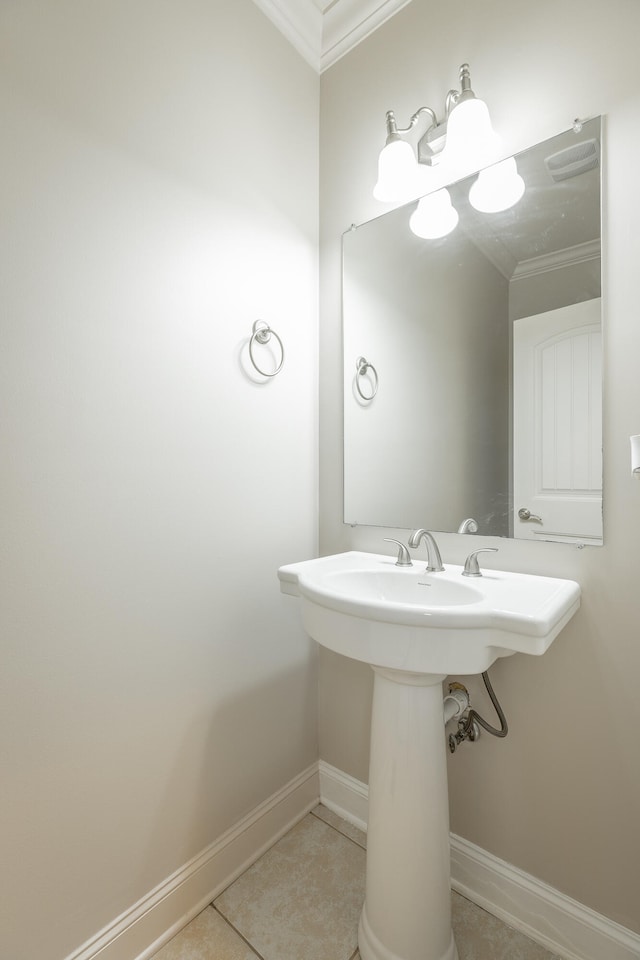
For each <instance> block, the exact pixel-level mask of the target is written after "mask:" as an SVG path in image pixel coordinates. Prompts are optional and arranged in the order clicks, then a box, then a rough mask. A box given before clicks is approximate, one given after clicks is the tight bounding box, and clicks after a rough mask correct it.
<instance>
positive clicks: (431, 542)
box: [409, 528, 444, 573]
mask: <svg viewBox="0 0 640 960" xmlns="http://www.w3.org/2000/svg"><path fill="white" fill-rule="evenodd" d="M421 540H424V542H425V543H426V545H427V570H426V572H427V573H442V571H443V570H444V565H443V563H442V557H441V556H440V550H439V549H438V544H437V543H436V541H435V538H434V536H433V534H432V533H429V531H428V530H423V529H422V528H421V529H420V530H414V531H413V533H412V534H411V536H410V537H409V546H410V547H418V546H420V541H421Z"/></svg>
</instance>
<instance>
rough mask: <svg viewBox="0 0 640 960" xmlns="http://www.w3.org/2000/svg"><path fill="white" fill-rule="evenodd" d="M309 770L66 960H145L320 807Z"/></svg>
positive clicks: (314, 778) (315, 767)
mask: <svg viewBox="0 0 640 960" xmlns="http://www.w3.org/2000/svg"><path fill="white" fill-rule="evenodd" d="M319 796H320V786H319V777H318V764H317V763H314V764H312V765H311V766H310V767H309V768H308V769H307V770H305V771H303V772H302V773H301V774H299V775H298V776H297V777H295V778H294V779H293V780H291V781H290V782H289V783H288V784H286V785H285V786H284V787H283V788H282V789H281V790H279V791H278V792H277V793H275V794H274V795H273V796H272V797H270V798H269V799H268V800H266V801H265V802H264V803H262V804H260V806H258V807H256V808H255V810H253V811H251V813H250V814H248V815H247V816H246V817H243V819H242V820H240V821H239V822H238V823H237V824H235V826H233V827H231V829H229V830H227V831H226V833H224V834H223V835H222V836H221V837H219V839H218V840H216V841H215V842H214V843H212V844H211V845H210V846H209V847H207V848H206V849H205V850H203V851H202V852H201V853H199V854H198V855H197V856H195V857H194V858H193V859H192V860H190V861H189V862H188V863H186V864H185V865H184V866H182V867H180V868H179V869H178V870H176V872H175V873H173V874H172V875H171V876H170V877H167V879H166V880H164V881H163V882H162V883H160V884H159V885H158V886H157V887H156V888H155V890H152V891H151V892H150V893H148V894H147V895H146V896H145V897H143V898H142V899H141V900H139V901H138V903H136V904H134V905H133V906H132V907H131V908H130V909H129V910H127V911H125V912H124V913H123V914H121V915H120V916H119V917H117V918H116V919H115V920H114V921H113V922H112V923H110V924H109V925H108V926H106V927H105V928H104V929H103V930H101V931H100V932H99V933H97V934H96V935H95V936H94V937H92V938H91V939H90V940H88V941H87V942H86V943H84V944H83V945H82V946H81V947H79V948H78V949H77V950H75V951H74V952H73V953H72V954H70V955H69V956H68V957H67V960H134V958H136V960H147V958H149V957H151V956H152V955H153V954H154V953H155V952H156V951H157V950H159V949H160V947H162V946H163V945H164V944H165V943H166V942H167V941H168V940H170V939H171V937H173V936H174V935H175V934H176V933H177V932H178V931H179V930H181V929H182V927H184V926H185V925H186V924H187V923H188V922H189V921H190V920H192V919H193V918H194V917H195V916H196V915H197V914H198V913H200V911H201V910H203V909H204V908H205V907H206V905H207V904H208V903H210V902H211V901H212V900H213V899H214V898H215V897H217V896H218V894H220V893H221V892H222V891H223V890H224V889H225V887H227V886H228V885H229V884H230V883H232V882H233V881H234V880H235V879H236V878H237V877H238V876H239V875H240V874H241V873H242V872H243V871H244V870H246V869H247V867H249V866H250V865H251V864H252V863H253V862H254V861H255V860H257V859H258V857H259V856H261V855H262V854H263V853H264V852H265V850H268V849H269V847H271V846H272V845H273V844H274V843H275V842H276V841H277V840H279V839H280V837H281V836H283V835H284V834H285V833H286V832H287V831H288V830H289V829H290V828H291V827H292V826H293V825H294V824H295V823H297V822H298V820H300V819H301V818H302V817H303V816H304V815H305V814H306V813H308V812H309V810H311V809H312V808H313V807H314V806H316V804H317V803H318V798H319Z"/></svg>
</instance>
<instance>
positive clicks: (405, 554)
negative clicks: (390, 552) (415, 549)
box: [383, 537, 413, 567]
mask: <svg viewBox="0 0 640 960" xmlns="http://www.w3.org/2000/svg"><path fill="white" fill-rule="evenodd" d="M383 539H384V541H385V543H396V544H397V545H398V559H397V560H396V567H412V566H413V561H412V559H411V554H410V553H409V551H408V550H407V548H406V546H405V545H404V543H402V541H401V540H394V539H393V538H392V537H384V538H383Z"/></svg>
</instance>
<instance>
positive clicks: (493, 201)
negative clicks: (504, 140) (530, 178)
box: [469, 157, 525, 213]
mask: <svg viewBox="0 0 640 960" xmlns="http://www.w3.org/2000/svg"><path fill="white" fill-rule="evenodd" d="M524 190H525V185H524V180H523V179H522V177H521V176H520V174H519V173H518V168H517V166H516V161H515V157H509V158H508V159H507V160H502V161H501V162H500V163H494V164H493V166H491V167H487V169H486V170H481V171H480V173H479V174H478V179H477V180H476V181H475V183H474V184H472V186H471V189H470V190H469V203H470V204H471V206H472V207H474V208H475V209H476V210H479V211H480V212H481V213H500V211H502V210H508V209H509V207H513V206H515V204H516V203H517V202H518V200H520V198H521V197H522V195H523V194H524Z"/></svg>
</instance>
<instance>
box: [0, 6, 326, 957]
mask: <svg viewBox="0 0 640 960" xmlns="http://www.w3.org/2000/svg"><path fill="white" fill-rule="evenodd" d="M318 88H319V80H318V77H317V75H316V74H315V73H314V72H313V71H312V70H311V68H310V67H308V66H307V65H306V64H305V63H304V61H303V60H302V59H301V58H300V56H299V55H298V54H297V53H296V52H295V51H294V50H293V48H292V47H291V46H290V45H289V44H288V43H287V41H286V40H285V39H284V38H283V37H282V36H281V35H280V33H279V32H278V31H277V30H276V29H275V27H273V25H272V24H271V23H270V22H269V21H268V20H267V19H266V18H265V17H264V15H263V14H262V13H261V12H260V11H259V10H258V8H257V7H256V6H255V5H254V4H253V3H252V2H251V0H216V2H215V3H203V2H200V0H181V2H180V3H177V2H173V0H163V2H160V3H158V2H152V0H135V2H133V3H131V2H128V0H126V2H125V0H92V2H91V3H85V2H82V0H55V2H51V0H26V2H21V3H11V2H10V3H4V4H3V5H2V10H1V11H0V126H1V128H2V144H3V145H2V176H1V177H0V211H1V213H0V245H1V246H0V265H1V266H0V273H1V280H0V283H1V300H0V337H1V344H0V365H1V366H2V372H1V375H0V389H1V391H2V397H1V399H0V408H1V410H2V415H1V423H0V432H1V437H0V449H1V450H2V456H1V458H0V497H1V503H2V520H1V533H0V552H1V554H2V560H1V565H2V570H3V574H2V598H1V602H0V610H1V617H2V625H1V626H0V638H1V639H0V657H1V659H2V664H1V667H0V712H1V718H0V768H1V771H2V773H1V777H2V787H1V789H0V805H1V811H0V822H1V824H2V827H1V828H0V829H1V830H2V844H1V846H2V870H1V871H0V875H1V879H0V888H1V889H0V913H1V914H2V921H1V922H0V954H1V955H2V957H6V958H7V960H8V958H11V960H36V958H37V960H61V958H62V957H64V956H66V955H67V954H68V953H69V952H70V951H72V950H74V949H75V948H76V947H78V946H79V945H80V944H81V943H82V942H83V941H84V940H85V939H86V938H88V937H89V936H92V935H94V934H95V933H96V932H97V931H98V930H99V929H100V928H102V927H103V925H105V924H107V923H108V922H110V921H112V920H113V919H114V918H115V917H116V916H117V915H118V914H120V913H121V912H122V911H123V910H125V909H127V908H128V907H130V906H131V905H132V904H133V903H135V902H136V901H137V900H138V899H139V898H140V897H142V896H143V895H145V894H147V893H148V892H149V891H150V890H152V889H153V888H154V887H155V886H156V884H158V883H160V882H161V881H162V880H164V879H165V878H166V877H168V876H169V875H170V874H171V873H172V872H173V871H174V870H176V869H177V868H179V867H181V866H182V865H183V864H184V863H185V862H186V861H187V860H189V858H191V857H192V856H194V855H196V854H197V853H199V852H200V851H201V850H203V849H204V848H205V847H206V846H207V845H208V844H210V843H212V842H213V841H214V840H216V839H217V838H218V837H219V836H220V835H221V834H222V833H223V831H225V830H226V829H227V828H228V827H229V826H230V825H232V824H233V823H235V822H236V821H238V820H239V819H240V817H241V816H243V815H244V814H246V813H247V812H248V811H250V810H252V809H253V808H254V807H255V806H256V805H257V804H258V803H260V802H261V801H263V800H265V799H266V798H267V797H268V796H270V795H271V794H272V793H273V792H275V791H276V790H277V789H279V788H280V787H282V786H283V785H284V784H285V783H286V782H288V781H289V780H290V779H291V778H292V777H294V776H295V775H296V774H298V773H299V772H300V771H301V770H303V769H305V768H306V767H307V766H308V765H309V764H310V763H312V762H313V761H314V760H315V759H316V757H317V730H316V693H315V691H316V676H315V659H316V658H315V650H314V646H313V644H312V643H311V642H310V641H309V640H308V639H307V638H306V637H305V636H304V634H303V633H302V631H301V628H300V627H299V625H298V624H297V622H296V621H295V620H294V617H293V616H291V617H290V616H289V613H288V612H286V611H284V608H283V605H282V604H281V598H280V596H279V592H278V582H277V577H276V569H277V567H278V566H279V565H280V564H282V563H285V562H289V561H291V560H294V559H296V558H298V557H305V556H310V555H312V554H313V553H314V552H315V550H316V516H317V495H316V478H317V456H316V440H317V427H316V423H317V409H316V389H317V376H316V355H317V347H316V339H317V316H316V314H317V306H316V304H317V203H318V198H317V194H318V169H317V168H318V160H317V158H318ZM293 172H295V175H292V173H293ZM258 317H261V318H264V319H266V320H268V321H270V322H272V323H273V326H274V328H275V329H276V331H277V332H278V333H279V334H280V336H281V337H282V340H283V341H284V344H285V348H286V351H287V359H286V362H285V366H284V369H283V371H282V372H281V374H280V375H279V376H278V377H277V378H275V380H273V381H271V382H269V383H268V384H267V385H266V386H264V385H257V384H256V383H255V382H252V381H250V380H249V379H248V378H247V377H246V376H245V374H244V372H243V370H242V363H244V362H245V361H246V342H247V339H248V336H249V333H250V331H251V325H252V323H253V321H254V320H255V319H257V318H258ZM265 362H266V361H265ZM292 478H295V480H294V482H292Z"/></svg>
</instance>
